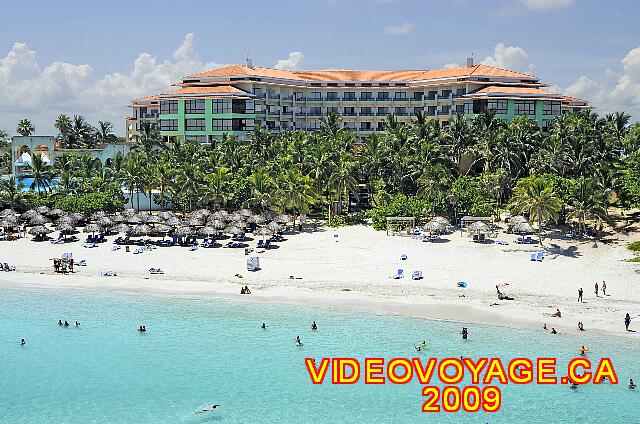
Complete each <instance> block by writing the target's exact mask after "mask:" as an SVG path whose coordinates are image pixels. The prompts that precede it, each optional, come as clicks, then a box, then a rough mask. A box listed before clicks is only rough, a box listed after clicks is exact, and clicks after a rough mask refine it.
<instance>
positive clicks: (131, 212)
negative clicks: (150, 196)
mask: <svg viewBox="0 0 640 424" xmlns="http://www.w3.org/2000/svg"><path fill="white" fill-rule="evenodd" d="M135 214H136V211H135V209H133V208H127V209H125V210H123V211H122V216H125V217H127V218H129V217H130V216H134V215H135Z"/></svg>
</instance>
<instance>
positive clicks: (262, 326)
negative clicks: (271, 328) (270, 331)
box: [260, 322, 267, 330]
mask: <svg viewBox="0 0 640 424" xmlns="http://www.w3.org/2000/svg"><path fill="white" fill-rule="evenodd" d="M260 328H262V329H263V330H266V329H267V325H266V324H265V323H264V322H263V323H262V325H261V326H260Z"/></svg>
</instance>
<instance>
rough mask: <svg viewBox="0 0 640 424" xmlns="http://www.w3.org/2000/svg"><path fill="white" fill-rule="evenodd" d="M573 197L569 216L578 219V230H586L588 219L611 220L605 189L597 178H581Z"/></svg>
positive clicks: (582, 231) (581, 231)
mask: <svg viewBox="0 0 640 424" xmlns="http://www.w3.org/2000/svg"><path fill="white" fill-rule="evenodd" d="M572 197H573V199H572V200H571V204H570V205H569V207H568V209H569V214H568V215H567V218H569V219H577V220H578V232H580V233H584V232H586V225H585V221H586V220H588V219H597V220H599V221H607V222H610V218H609V215H608V214H607V208H606V202H607V200H606V198H607V196H606V193H605V190H604V189H603V188H602V187H601V186H600V185H599V184H598V183H597V182H596V181H595V180H593V179H591V178H580V179H579V180H578V182H577V187H576V190H575V192H574V194H573V196H572Z"/></svg>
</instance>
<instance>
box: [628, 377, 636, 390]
mask: <svg viewBox="0 0 640 424" xmlns="http://www.w3.org/2000/svg"><path fill="white" fill-rule="evenodd" d="M636 387H637V386H636V383H634V382H633V378H630V379H629V388H630V389H631V390H633V389H635V388H636Z"/></svg>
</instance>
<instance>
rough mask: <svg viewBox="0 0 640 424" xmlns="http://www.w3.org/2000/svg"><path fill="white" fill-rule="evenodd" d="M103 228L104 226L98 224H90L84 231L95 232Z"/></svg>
mask: <svg viewBox="0 0 640 424" xmlns="http://www.w3.org/2000/svg"><path fill="white" fill-rule="evenodd" d="M101 229H102V228H101V227H100V226H99V225H98V224H89V225H85V227H84V230H83V231H84V232H85V233H91V234H95V233H97V232H99V231H100V230H101Z"/></svg>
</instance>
